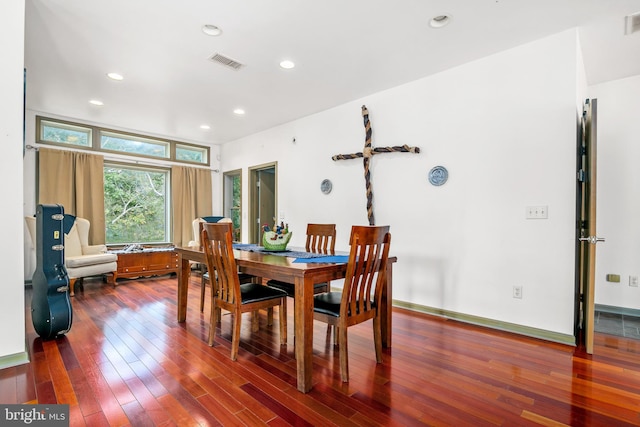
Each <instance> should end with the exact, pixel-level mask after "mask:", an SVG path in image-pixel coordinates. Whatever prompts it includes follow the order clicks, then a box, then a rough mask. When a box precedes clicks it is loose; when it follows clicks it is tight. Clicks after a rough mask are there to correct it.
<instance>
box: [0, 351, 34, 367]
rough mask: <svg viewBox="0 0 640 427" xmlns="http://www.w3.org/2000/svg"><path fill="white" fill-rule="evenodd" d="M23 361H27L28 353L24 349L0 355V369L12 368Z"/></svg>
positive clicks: (22, 363) (23, 362)
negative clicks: (19, 351)
mask: <svg viewBox="0 0 640 427" xmlns="http://www.w3.org/2000/svg"><path fill="white" fill-rule="evenodd" d="M25 363H29V353H28V352H27V351H26V350H25V351H24V352H21V353H16V354H10V355H8V356H2V357H0V369H5V368H13V367H14V366H19V365H24V364H25Z"/></svg>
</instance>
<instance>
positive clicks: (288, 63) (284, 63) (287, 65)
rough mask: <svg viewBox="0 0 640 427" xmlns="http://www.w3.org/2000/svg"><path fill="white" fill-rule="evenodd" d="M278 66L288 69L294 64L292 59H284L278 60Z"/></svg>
mask: <svg viewBox="0 0 640 427" xmlns="http://www.w3.org/2000/svg"><path fill="white" fill-rule="evenodd" d="M280 66H281V67H282V68H284V69H285V70H290V69H292V68H294V67H295V66H296V64H294V63H293V61H289V60H288V59H285V60H284V61H282V62H280Z"/></svg>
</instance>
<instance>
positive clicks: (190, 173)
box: [171, 166, 212, 246]
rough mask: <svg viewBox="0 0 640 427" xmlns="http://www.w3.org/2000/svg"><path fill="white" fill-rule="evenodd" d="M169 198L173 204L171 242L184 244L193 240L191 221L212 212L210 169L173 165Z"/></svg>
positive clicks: (178, 244)
mask: <svg viewBox="0 0 640 427" xmlns="http://www.w3.org/2000/svg"><path fill="white" fill-rule="evenodd" d="M171 200H172V203H171V204H172V206H173V243H174V244H175V245H176V246H186V245H187V244H188V243H189V241H190V240H193V229H192V228H191V223H192V222H193V220H194V219H196V218H199V217H201V216H209V215H211V214H212V212H211V210H212V203H211V202H212V197H211V171H210V170H209V169H200V168H189V167H184V166H173V167H172V168H171Z"/></svg>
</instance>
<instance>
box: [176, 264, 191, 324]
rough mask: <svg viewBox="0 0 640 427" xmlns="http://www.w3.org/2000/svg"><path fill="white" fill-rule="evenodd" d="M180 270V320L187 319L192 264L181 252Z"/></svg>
mask: <svg viewBox="0 0 640 427" xmlns="http://www.w3.org/2000/svg"><path fill="white" fill-rule="evenodd" d="M178 261H179V263H180V271H179V272H178V322H184V321H185V320H187V295H188V291H189V275H190V274H191V264H190V263H189V260H188V259H187V258H185V257H183V256H182V254H180V255H179V256H178Z"/></svg>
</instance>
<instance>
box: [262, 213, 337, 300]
mask: <svg viewBox="0 0 640 427" xmlns="http://www.w3.org/2000/svg"><path fill="white" fill-rule="evenodd" d="M304 247H305V250H306V251H307V252H313V253H318V254H327V255H333V254H335V247H336V225H335V224H307V241H306V243H305V246H304ZM267 285H268V286H272V287H274V288H278V289H281V290H283V291H285V292H286V293H287V295H288V296H290V297H291V298H294V297H295V293H296V292H295V290H296V289H295V285H294V284H293V283H287V282H282V281H280V280H269V281H268V282H267ZM323 292H329V283H327V282H325V283H316V284H314V285H313V293H314V294H319V293H323ZM294 304H295V299H294ZM294 307H295V305H294Z"/></svg>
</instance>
